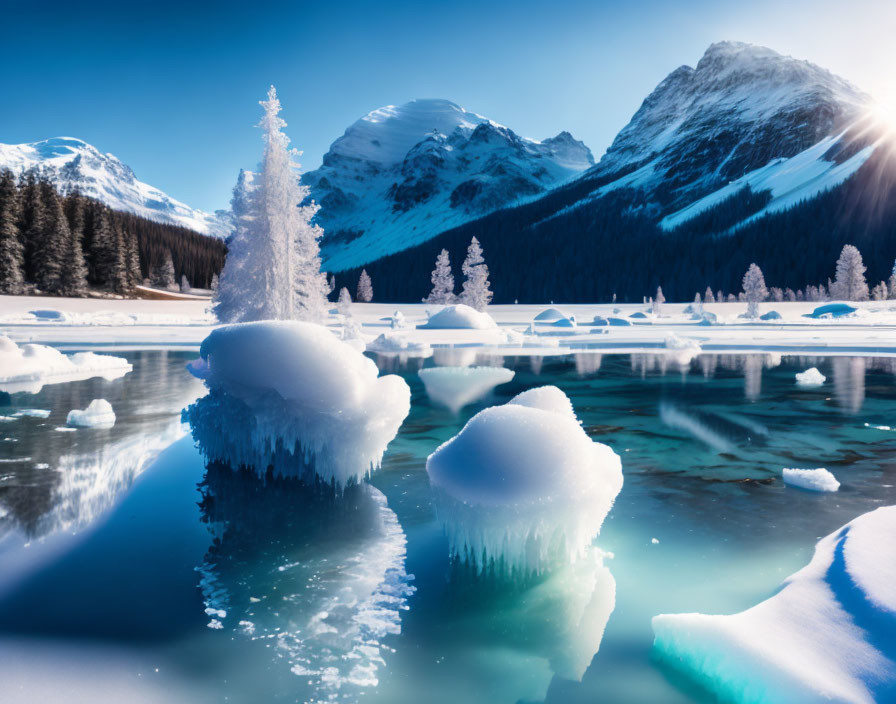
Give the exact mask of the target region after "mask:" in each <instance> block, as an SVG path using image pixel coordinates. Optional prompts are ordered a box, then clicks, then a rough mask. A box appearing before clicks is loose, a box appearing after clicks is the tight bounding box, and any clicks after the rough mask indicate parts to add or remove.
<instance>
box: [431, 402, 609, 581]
mask: <svg viewBox="0 0 896 704" xmlns="http://www.w3.org/2000/svg"><path fill="white" fill-rule="evenodd" d="M426 471H427V472H428V473H429V479H430V483H431V485H432V487H433V491H434V494H435V499H436V510H437V512H438V514H439V517H440V520H441V521H442V523H443V524H444V525H445V528H446V530H447V533H448V538H449V542H450V546H451V551H452V553H453V554H454V555H456V556H457V557H459V558H460V559H462V560H466V561H469V562H471V563H473V564H474V565H476V566H477V567H478V568H480V569H481V568H483V567H484V566H485V565H487V564H488V563H489V562H490V561H492V560H494V561H495V562H496V563H497V564H498V565H499V567H501V568H503V569H505V570H507V571H519V572H524V573H525V572H533V571H534V572H541V571H543V570H545V569H548V568H549V567H550V566H551V564H556V563H557V562H568V561H571V560H575V559H576V558H577V557H579V556H581V555H582V554H583V553H584V552H585V550H586V549H587V548H588V547H589V546H590V544H591V541H592V540H593V539H594V537H595V536H596V535H597V534H598V532H599V531H600V527H601V525H602V524H603V521H604V518H605V517H606V515H607V513H608V512H609V511H610V508H611V507H612V505H613V501H614V500H615V498H616V495H617V494H618V493H619V490H620V489H621V488H622V463H621V461H620V459H619V456H618V455H617V454H616V453H615V452H613V450H611V449H610V448H609V447H607V446H606V445H602V444H600V443H597V442H592V441H591V439H590V438H589V437H588V435H586V434H585V431H584V430H583V429H582V427H581V425H580V424H579V422H578V420H577V419H576V416H575V413H574V412H573V410H572V405H571V404H570V402H569V399H568V398H567V397H566V395H565V394H564V393H563V392H562V391H561V390H560V389H558V388H556V387H545V388H541V389H533V390H530V391H527V392H525V393H523V394H520V395H519V396H517V397H516V398H514V399H513V400H511V401H510V402H509V403H507V404H505V405H503V406H493V407H491V408H486V409H485V410H483V411H480V412H479V413H477V414H476V415H475V416H473V418H471V419H470V420H469V422H467V424H466V425H465V426H464V428H463V430H461V432H460V433H458V434H457V435H456V436H454V437H453V438H452V439H451V440H449V441H448V442H446V443H444V444H443V445H441V446H440V447H439V448H438V449H437V450H436V451H435V452H434V453H433V454H431V455H430V456H429V458H428V459H427V461H426Z"/></svg>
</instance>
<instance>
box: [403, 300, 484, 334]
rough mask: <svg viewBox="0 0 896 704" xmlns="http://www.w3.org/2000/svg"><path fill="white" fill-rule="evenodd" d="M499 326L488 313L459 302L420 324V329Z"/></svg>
mask: <svg viewBox="0 0 896 704" xmlns="http://www.w3.org/2000/svg"><path fill="white" fill-rule="evenodd" d="M496 327H498V324H497V323H496V322H495V321H494V320H493V319H492V317H491V316H490V315H489V314H488V313H480V312H479V311H478V310H474V309H473V308H470V306H465V305H464V304H463V303H458V304H457V305H455V306H446V307H445V308H443V309H442V310H440V311H439V312H438V313H436V314H435V315H433V316H432V317H431V318H430V319H429V320H428V321H427V322H426V323H423V324H422V325H418V326H417V328H418V329H420V330H448V329H456V328H465V329H469V330H490V329H492V328H496Z"/></svg>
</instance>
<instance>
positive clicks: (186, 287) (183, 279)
mask: <svg viewBox="0 0 896 704" xmlns="http://www.w3.org/2000/svg"><path fill="white" fill-rule="evenodd" d="M180 292H181V293H189V292H190V282H189V281H187V275H186V274H181V276H180Z"/></svg>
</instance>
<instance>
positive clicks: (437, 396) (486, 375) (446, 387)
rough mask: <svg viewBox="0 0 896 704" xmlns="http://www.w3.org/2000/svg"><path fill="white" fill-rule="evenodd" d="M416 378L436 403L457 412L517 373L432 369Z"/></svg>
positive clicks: (468, 368)
mask: <svg viewBox="0 0 896 704" xmlns="http://www.w3.org/2000/svg"><path fill="white" fill-rule="evenodd" d="M417 375H418V376H419V377H420V380H421V381H422V382H423V386H424V387H425V388H426V394H427V395H428V396H429V397H430V398H431V399H432V400H433V401H435V402H436V403H439V404H441V405H443V406H446V407H447V408H450V409H451V410H452V411H453V412H455V413H457V412H458V411H459V410H460V409H461V408H463V407H464V406H466V405H468V404H470V403H473V402H474V401H478V400H480V399H481V398H483V397H484V396H485V395H486V394H488V393H489V392H490V391H491V390H492V389H494V388H495V387H496V386H499V385H500V384H506V383H507V382H508V381H510V380H512V379H513V377H514V375H515V374H514V372H513V371H511V370H510V369H505V368H504V367H430V368H428V369H421V370H420V371H418V372H417Z"/></svg>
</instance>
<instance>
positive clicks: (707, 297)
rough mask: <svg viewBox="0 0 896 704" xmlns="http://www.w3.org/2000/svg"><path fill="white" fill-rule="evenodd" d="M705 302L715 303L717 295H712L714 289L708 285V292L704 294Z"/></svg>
mask: <svg viewBox="0 0 896 704" xmlns="http://www.w3.org/2000/svg"><path fill="white" fill-rule="evenodd" d="M703 302H704V303H715V302H716V297H715V296H713V295H712V289H711V288H710V287H709V286H707V287H706V293H704V294H703Z"/></svg>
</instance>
